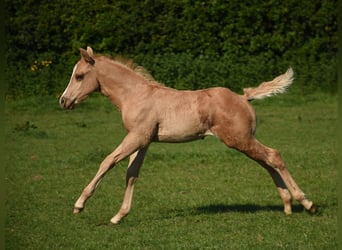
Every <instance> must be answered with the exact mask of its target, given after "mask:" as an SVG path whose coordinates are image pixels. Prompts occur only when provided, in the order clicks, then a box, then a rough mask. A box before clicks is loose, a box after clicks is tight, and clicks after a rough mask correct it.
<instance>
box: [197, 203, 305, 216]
mask: <svg viewBox="0 0 342 250" xmlns="http://www.w3.org/2000/svg"><path fill="white" fill-rule="evenodd" d="M283 209H284V207H283V206H276V205H268V206H260V205H255V204H232V205H225V204H212V205H208V206H201V207H197V208H196V213H197V214H216V213H229V212H238V213H256V212H259V211H281V212H282V211H283ZM303 210H304V208H303V207H302V206H301V205H293V206H292V212H293V213H299V212H303Z"/></svg>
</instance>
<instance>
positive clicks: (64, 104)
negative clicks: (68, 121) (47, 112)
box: [59, 96, 76, 109]
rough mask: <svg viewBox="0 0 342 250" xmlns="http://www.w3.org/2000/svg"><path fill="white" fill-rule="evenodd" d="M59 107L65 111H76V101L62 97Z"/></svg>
mask: <svg viewBox="0 0 342 250" xmlns="http://www.w3.org/2000/svg"><path fill="white" fill-rule="evenodd" d="M59 105H60V106H61V108H63V109H74V108H75V106H76V99H69V98H66V97H64V96H61V98H60V99H59Z"/></svg>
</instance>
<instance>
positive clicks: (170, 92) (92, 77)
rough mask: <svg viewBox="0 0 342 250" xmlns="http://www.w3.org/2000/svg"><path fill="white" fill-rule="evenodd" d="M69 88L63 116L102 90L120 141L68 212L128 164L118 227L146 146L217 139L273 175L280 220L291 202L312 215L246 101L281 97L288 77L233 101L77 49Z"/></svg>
mask: <svg viewBox="0 0 342 250" xmlns="http://www.w3.org/2000/svg"><path fill="white" fill-rule="evenodd" d="M80 54H81V58H80V60H79V61H78V62H77V63H76V64H75V66H74V68H73V72H72V75H71V78H70V81H69V83H68V85H67V87H66V89H65V91H64V92H63V94H62V95H61V97H60V99H59V104H60V106H61V107H62V108H63V109H74V108H75V107H76V105H78V104H79V103H80V102H82V101H83V100H84V99H85V98H86V97H87V96H88V95H89V94H90V93H92V92H94V91H100V92H101V93H102V94H103V95H104V96H106V97H108V98H109V99H110V101H111V102H112V103H113V104H114V105H115V106H116V107H117V108H118V110H119V111H120V112H121V116H122V121H123V125H124V128H125V130H126V131H127V134H126V136H125V137H124V139H123V140H122V142H121V143H120V144H119V146H117V147H116V148H115V150H114V151H113V152H112V153H110V154H109V155H108V156H107V157H106V158H105V159H104V160H103V161H102V163H101V165H100V167H99V169H98V171H97V173H96V175H95V176H94V178H93V179H92V180H91V181H90V183H89V184H88V185H87V186H86V187H85V188H84V189H83V192H82V193H81V195H80V196H79V198H78V200H77V201H76V203H75V205H74V210H73V212H74V213H75V214H78V213H80V212H81V211H82V210H83V209H84V206H85V203H86V201H87V200H88V199H89V198H90V197H91V195H92V194H93V193H94V191H95V189H96V187H97V186H98V184H99V183H100V181H101V180H102V178H103V177H104V176H105V174H106V173H107V172H108V171H109V170H110V169H112V168H113V167H115V165H117V163H119V162H120V161H122V160H124V159H126V158H128V157H129V163H128V168H127V173H126V189H125V194H124V199H123V202H122V205H121V207H120V209H119V211H118V212H117V213H116V214H115V216H113V217H112V218H111V220H110V222H111V223H113V224H118V223H119V222H120V221H121V219H122V218H124V217H125V216H127V215H128V213H129V211H130V209H131V205H132V197H133V190H134V186H135V183H136V181H137V179H138V177H139V170H140V167H141V165H142V163H143V160H144V157H145V155H146V153H147V150H148V147H149V145H150V144H151V143H152V142H174V143H179V142H189V141H193V140H197V139H203V138H204V137H206V136H215V137H217V138H218V139H219V140H221V141H222V142H223V143H224V144H225V145H226V146H227V147H229V148H232V149H235V150H238V151H240V152H242V153H244V154H245V155H246V156H248V157H249V158H251V159H252V160H254V161H256V162H257V163H259V164H260V165H261V166H262V167H263V168H265V169H266V170H267V171H268V173H269V174H270V175H271V177H272V179H273V182H274V184H275V186H276V188H277V190H278V193H279V195H280V198H281V200H282V202H283V206H284V210H283V211H284V213H285V214H286V215H289V214H291V213H292V208H291V199H292V197H291V195H292V196H293V198H294V199H295V200H296V201H298V202H300V203H301V204H302V206H303V207H304V208H305V209H306V210H307V211H308V212H311V213H315V212H316V206H315V205H314V203H313V202H312V201H310V200H309V199H307V198H306V196H305V194H304V193H303V191H302V190H301V189H300V188H299V186H298V185H297V183H296V182H295V180H294V179H293V178H292V176H291V175H290V173H289V171H288V169H287V167H286V166H285V163H284V161H283V159H282V157H281V156H280V153H279V151H277V150H276V149H273V148H270V147H267V146H265V145H263V144H261V143H260V142H259V141H258V140H257V139H256V138H255V131H256V114H255V111H254V109H253V107H252V106H251V104H250V102H251V101H252V100H255V99H263V98H265V97H269V96H273V95H275V94H280V93H284V92H285V91H286V90H287V88H288V87H289V86H290V85H291V84H292V81H293V70H292V68H289V69H288V70H287V71H286V72H285V73H284V74H282V75H279V76H278V77H276V78H274V79H273V80H272V81H268V82H263V83H261V84H260V85H259V86H257V87H252V88H244V89H243V92H244V94H243V95H239V94H237V93H234V92H233V91H231V90H229V89H228V88H223V87H212V88H208V89H201V90H176V89H173V88H169V87H166V86H165V85H163V84H161V83H158V82H157V81H156V80H154V78H153V77H152V76H151V75H150V74H149V73H148V71H147V70H145V69H144V68H143V67H141V66H138V65H137V64H135V63H134V62H133V61H126V62H123V61H122V60H115V59H113V58H111V57H108V56H105V55H96V54H94V52H93V50H92V48H90V47H87V49H86V50H85V49H83V48H80Z"/></svg>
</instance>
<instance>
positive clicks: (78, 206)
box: [74, 134, 143, 213]
mask: <svg viewBox="0 0 342 250" xmlns="http://www.w3.org/2000/svg"><path fill="white" fill-rule="evenodd" d="M142 146H143V143H142V142H141V140H139V138H138V137H137V136H136V135H133V134H128V135H127V136H126V137H125V138H124V140H123V141H122V143H121V144H120V145H119V146H118V147H117V148H116V149H115V150H114V151H113V152H112V153H111V154H109V155H108V156H107V157H106V158H105V159H104V161H103V162H102V163H101V165H100V168H99V170H98V171H97V173H96V175H95V176H94V178H93V179H92V180H91V181H90V183H89V184H88V185H87V186H86V187H85V188H84V190H83V192H82V194H81V196H80V197H79V198H78V200H77V201H76V203H75V206H74V213H80V212H81V211H82V210H83V208H84V204H85V202H86V201H87V199H89V198H90V196H91V195H92V194H93V193H94V191H95V189H96V187H97V185H98V184H99V183H100V181H101V180H102V178H103V177H104V175H105V174H106V173H107V172H108V170H110V169H111V168H113V167H114V166H115V165H116V164H117V163H118V162H120V161H121V160H123V159H125V158H126V157H128V156H129V155H131V154H132V153H134V152H135V151H137V150H138V149H139V148H141V147H142Z"/></svg>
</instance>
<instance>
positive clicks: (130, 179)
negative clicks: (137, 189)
mask: <svg viewBox="0 0 342 250" xmlns="http://www.w3.org/2000/svg"><path fill="white" fill-rule="evenodd" d="M146 152H147V147H146V148H143V149H141V150H139V151H137V152H135V153H134V154H132V155H131V156H130V160H129V164H128V168H127V174H126V191H125V196H124V200H123V202H122V205H121V208H120V210H119V212H118V213H117V214H116V215H115V216H114V217H113V218H112V219H111V220H110V221H111V223H113V224H118V223H119V222H120V220H121V219H122V218H123V217H125V216H126V215H127V214H128V213H129V211H130V210H131V206H132V198H133V191H134V185H135V183H136V181H137V179H138V177H139V170H140V167H141V165H142V163H143V161H144V158H145V155H146Z"/></svg>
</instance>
